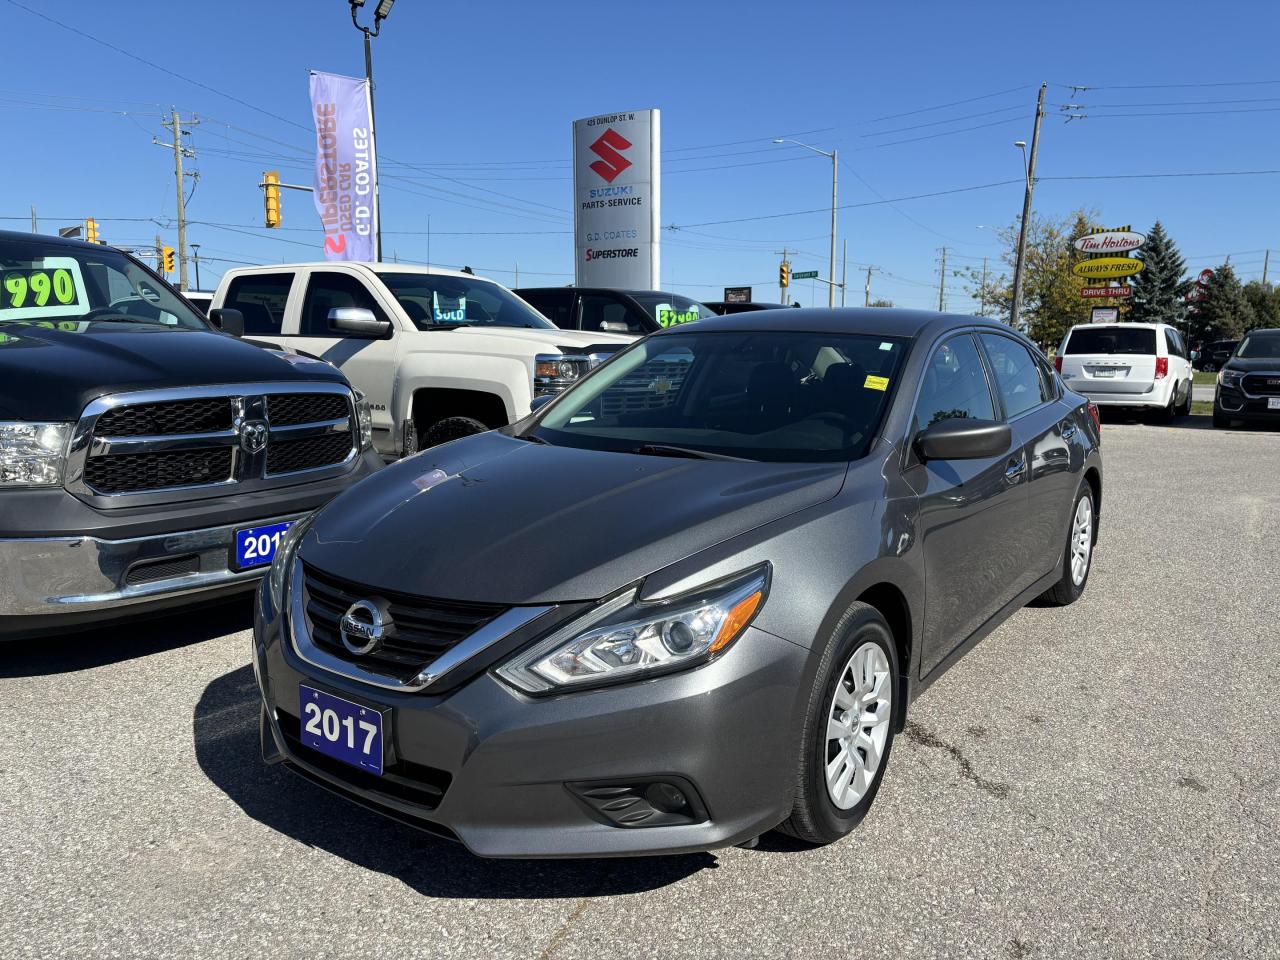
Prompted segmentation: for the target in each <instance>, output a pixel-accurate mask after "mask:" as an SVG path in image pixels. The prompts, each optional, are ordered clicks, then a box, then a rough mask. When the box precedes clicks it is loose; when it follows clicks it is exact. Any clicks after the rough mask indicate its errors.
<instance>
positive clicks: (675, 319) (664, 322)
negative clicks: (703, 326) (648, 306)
mask: <svg viewBox="0 0 1280 960" xmlns="http://www.w3.org/2000/svg"><path fill="white" fill-rule="evenodd" d="M653 309H654V313H655V314H657V317H658V326H660V327H675V326H678V325H680V324H682V323H689V322H691V321H693V320H697V319H698V311H697V309H691V310H677V309H676V308H675V307H673V306H671V304H669V303H660V304H658V305H657V306H656V307H654V308H653Z"/></svg>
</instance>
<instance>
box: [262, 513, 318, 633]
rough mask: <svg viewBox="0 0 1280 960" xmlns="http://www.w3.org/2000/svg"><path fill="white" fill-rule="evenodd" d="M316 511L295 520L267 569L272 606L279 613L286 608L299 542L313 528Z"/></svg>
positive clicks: (281, 539)
mask: <svg viewBox="0 0 1280 960" xmlns="http://www.w3.org/2000/svg"><path fill="white" fill-rule="evenodd" d="M315 518H316V514H315V512H312V513H309V514H307V515H306V516H305V517H303V518H302V519H301V520H297V521H295V522H294V524H293V526H291V527H290V528H289V529H288V530H286V531H285V532H284V536H283V537H281V538H280V545H279V546H278V547H276V555H275V556H274V557H273V558H272V560H271V569H270V570H268V571H267V591H268V595H269V596H270V597H271V606H272V607H274V608H275V610H276V612H277V613H279V612H280V611H281V610H283V609H284V597H285V590H286V588H287V587H288V585H289V577H290V576H291V575H292V573H293V559H294V557H295V556H296V555H297V553H298V544H299V543H300V542H301V540H302V538H303V537H304V536H306V533H307V531H308V530H309V529H311V524H312V523H313V522H314V521H315Z"/></svg>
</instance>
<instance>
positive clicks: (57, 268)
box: [0, 257, 89, 326]
mask: <svg viewBox="0 0 1280 960" xmlns="http://www.w3.org/2000/svg"><path fill="white" fill-rule="evenodd" d="M88 311H89V297H88V294H87V293H86V292H85V286H84V278H83V277H82V276H81V274H80V264H79V262H78V261H77V260H75V259H74V258H73V257H45V258H44V259H43V260H38V261H32V262H31V263H30V264H29V265H27V266H21V267H4V268H3V269H0V320H46V319H50V318H54V317H74V316H80V315H82V314H85V313H88ZM50 326H52V324H50Z"/></svg>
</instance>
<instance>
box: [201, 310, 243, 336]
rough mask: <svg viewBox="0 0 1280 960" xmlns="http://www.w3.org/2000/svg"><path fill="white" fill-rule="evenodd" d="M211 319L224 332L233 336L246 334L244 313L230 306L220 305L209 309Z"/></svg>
mask: <svg viewBox="0 0 1280 960" xmlns="http://www.w3.org/2000/svg"><path fill="white" fill-rule="evenodd" d="M209 321H210V322H211V323H212V324H213V325H214V326H215V327H217V328H218V329H219V330H221V331H222V332H223V333H229V334H231V336H233V337H243V336H244V314H243V313H241V312H240V311H239V310H233V309H231V308H229V307H218V308H217V309H215V310H210V311H209Z"/></svg>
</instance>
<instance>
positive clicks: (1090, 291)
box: [1080, 286, 1133, 300]
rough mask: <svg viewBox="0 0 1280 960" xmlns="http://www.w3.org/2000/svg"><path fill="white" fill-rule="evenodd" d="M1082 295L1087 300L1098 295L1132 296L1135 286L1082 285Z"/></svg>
mask: <svg viewBox="0 0 1280 960" xmlns="http://www.w3.org/2000/svg"><path fill="white" fill-rule="evenodd" d="M1080 296H1082V297H1084V298H1085V299H1086V300H1092V299H1094V298H1096V297H1131V296H1133V287H1128V286H1125V287H1081V288H1080Z"/></svg>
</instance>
